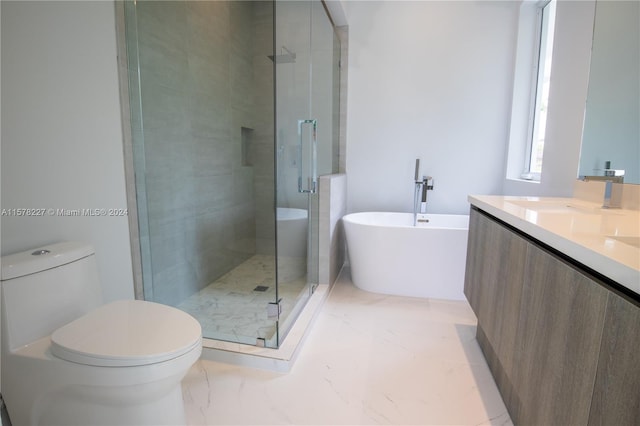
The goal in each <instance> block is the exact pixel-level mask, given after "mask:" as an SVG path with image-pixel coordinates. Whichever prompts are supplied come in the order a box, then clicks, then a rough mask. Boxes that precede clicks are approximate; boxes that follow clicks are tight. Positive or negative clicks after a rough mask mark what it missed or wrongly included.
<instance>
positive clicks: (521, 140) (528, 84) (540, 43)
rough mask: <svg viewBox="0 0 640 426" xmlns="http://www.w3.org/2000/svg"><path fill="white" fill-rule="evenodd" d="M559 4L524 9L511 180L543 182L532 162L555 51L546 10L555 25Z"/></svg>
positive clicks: (527, 4) (552, 0)
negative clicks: (544, 77)
mask: <svg viewBox="0 0 640 426" xmlns="http://www.w3.org/2000/svg"><path fill="white" fill-rule="evenodd" d="M555 5H556V0H543V1H539V0H536V1H532V0H525V1H523V2H522V5H521V6H520V18H519V24H518V43H517V51H516V64H515V73H514V86H513V101H512V110H511V129H510V139H509V152H508V156H507V176H506V177H507V179H513V180H526V181H531V182H539V181H540V171H536V170H532V159H534V157H535V156H536V155H537V153H536V152H535V150H536V146H535V145H534V139H535V138H536V137H537V136H538V135H539V126H537V125H538V124H540V123H541V122H543V121H544V122H543V123H542V124H543V125H545V127H546V115H543V116H540V115H539V114H537V112H538V111H539V108H538V105H539V104H540V100H541V99H540V98H541V96H542V94H543V92H545V95H546V102H548V88H549V85H550V82H549V81H547V86H546V87H545V89H546V90H544V91H543V87H542V86H543V83H544V81H542V80H541V74H543V73H541V72H540V71H541V67H544V66H545V64H547V63H546V61H545V56H546V51H547V49H551V52H552V49H553V35H554V34H553V32H552V33H551V35H550V37H548V36H547V32H545V30H546V28H547V22H546V21H545V19H543V18H544V17H545V14H544V10H545V8H546V7H550V8H551V9H548V10H549V11H550V12H551V15H552V19H550V21H551V24H552V25H553V24H554V23H555ZM543 51H544V52H543ZM543 53H545V55H544V56H543ZM540 154H542V153H540Z"/></svg>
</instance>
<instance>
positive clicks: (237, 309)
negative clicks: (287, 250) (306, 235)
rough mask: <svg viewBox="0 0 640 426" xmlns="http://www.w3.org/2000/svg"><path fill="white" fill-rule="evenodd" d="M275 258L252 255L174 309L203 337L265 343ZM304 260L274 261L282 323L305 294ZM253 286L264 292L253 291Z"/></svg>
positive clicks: (268, 332)
mask: <svg viewBox="0 0 640 426" xmlns="http://www.w3.org/2000/svg"><path fill="white" fill-rule="evenodd" d="M274 260H275V258H274V256H270V255H259V254H258V255H255V256H252V257H251V258H249V259H248V260H247V261H245V262H243V263H242V264H241V265H239V266H237V267H236V268H234V269H233V270H231V271H230V272H228V273H227V274H225V275H223V276H222V277H220V278H219V279H218V280H216V281H214V282H213V283H211V284H209V285H208V286H207V287H205V288H204V289H202V290H200V291H199V292H198V293H196V294H194V295H192V296H191V297H189V298H188V299H186V300H185V301H183V302H182V303H181V304H180V305H178V308H180V309H182V310H183V311H185V312H187V313H189V314H191V315H192V316H194V317H195V318H196V319H197V320H198V321H199V322H200V325H201V326H202V334H203V336H204V337H206V338H211V339H218V340H227V341H232V342H238V343H244V344H248V345H255V344H256V338H258V337H260V338H263V339H266V340H269V339H271V338H272V337H273V335H274V333H275V322H274V321H273V320H270V319H268V318H267V304H268V303H269V302H275V300H276V292H275V277H276V271H275V261H274ZM305 262H306V261H305V259H302V258H293V257H280V258H279V259H278V266H279V269H278V273H279V280H280V284H279V289H278V297H279V298H282V311H283V314H282V317H281V319H282V321H284V320H285V318H286V316H287V315H288V314H289V313H290V312H292V311H293V309H294V307H295V306H296V304H297V303H299V299H300V298H301V297H304V295H305V294H306V275H305V271H306V269H305V268H306V263H305ZM257 286H265V287H268V289H267V290H266V291H263V292H260V291H254V289H255V288H256V287H257Z"/></svg>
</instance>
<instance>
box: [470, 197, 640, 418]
mask: <svg viewBox="0 0 640 426" xmlns="http://www.w3.org/2000/svg"><path fill="white" fill-rule="evenodd" d="M464 291H465V295H466V297H467V299H468V300H469V303H470V305H471V307H472V308H473V310H474V312H475V313H476V316H477V318H478V327H477V340H478V343H479V344H480V347H481V348H482V351H483V353H484V355H485V358H486V359H487V363H488V365H489V368H490V369H491V372H492V374H493V376H494V378H495V380H496V384H497V385H498V389H499V390H500V393H501V394H502V397H503V400H504V402H505V405H506V406H507V409H508V410H509V413H510V415H511V418H512V420H513V421H514V423H516V424H535V425H539V424H549V425H551V424H616V425H623V424H637V422H638V419H640V412H639V411H638V410H639V409H640V355H638V348H640V308H639V307H638V304H637V303H636V302H635V301H632V300H628V299H629V298H628V297H626V296H621V295H619V294H617V293H615V292H614V291H613V290H612V289H611V288H609V287H608V286H607V284H606V283H604V282H602V281H601V280H599V279H598V278H596V277H594V276H592V275H591V274H590V273H589V272H587V271H585V270H583V269H581V268H580V267H579V266H578V265H575V264H573V263H572V262H570V261H569V260H568V259H564V258H563V256H562V255H560V254H558V253H555V252H554V251H553V249H550V248H549V247H546V246H544V245H543V244H540V243H539V242H537V241H536V240H534V239H532V238H530V237H528V236H527V235H524V234H522V233H521V232H519V231H517V230H515V229H513V228H511V227H509V226H507V225H504V224H503V223H501V222H500V221H498V220H496V219H495V218H493V217H492V216H490V215H488V214H486V213H484V212H482V211H480V210H478V209H476V208H472V210H471V214H470V223H469V243H468V253H467V270H466V276H465V289H464Z"/></svg>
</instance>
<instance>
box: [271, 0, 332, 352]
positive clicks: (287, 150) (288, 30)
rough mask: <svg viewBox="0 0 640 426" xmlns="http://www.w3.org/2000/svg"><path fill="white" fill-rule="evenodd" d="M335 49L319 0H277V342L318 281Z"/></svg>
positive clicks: (329, 170)
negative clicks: (320, 201)
mask: <svg viewBox="0 0 640 426" xmlns="http://www.w3.org/2000/svg"><path fill="white" fill-rule="evenodd" d="M336 48H337V49H338V51H339V44H338V43H336V36H335V34H334V30H333V26H332V24H331V21H330V20H329V18H328V16H327V14H326V12H325V10H324V7H323V5H322V3H321V2H319V1H294V2H289V1H283V2H277V3H276V44H275V52H276V54H275V55H274V62H275V67H276V129H277V131H276V183H277V185H276V188H277V189H276V193H277V196H276V205H277V210H276V211H277V213H276V215H277V221H276V222H277V241H278V243H277V267H278V275H277V277H278V300H279V303H280V306H281V314H280V319H279V326H278V334H279V342H281V341H282V339H284V336H286V334H287V332H288V331H289V329H290V327H291V326H292V325H293V321H294V320H295V318H296V317H297V316H298V314H299V312H300V311H301V310H302V308H303V307H304V305H305V304H306V303H307V301H308V299H309V298H310V297H311V295H312V294H313V290H314V289H315V286H317V284H318V269H319V253H318V228H319V222H318V189H319V188H318V184H319V181H318V177H319V176H320V175H322V174H327V173H332V172H333V171H337V170H334V167H333V166H334V163H335V164H336V167H335V168H337V162H334V152H333V147H334V144H333V140H334V133H335V132H334V129H335V128H336V127H337V124H338V123H337V120H336V119H335V117H336V116H337V114H335V106H336V105H337V102H336V96H337V87H338V81H336V76H337V75H339V74H338V72H337V71H336V70H337V68H338V62H337V58H338V56H337V55H336Z"/></svg>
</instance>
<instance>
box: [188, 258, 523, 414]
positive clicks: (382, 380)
mask: <svg viewBox="0 0 640 426" xmlns="http://www.w3.org/2000/svg"><path fill="white" fill-rule="evenodd" d="M475 324H476V319H475V316H474V314H473V312H472V311H471V308H470V307H469V305H468V304H467V303H466V302H452V301H442V300H433V299H418V298H409V297H396V296H385V295H378V294H373V293H367V292H364V291H361V290H359V289H357V288H356V287H355V286H354V285H353V284H352V283H351V279H350V276H349V271H348V269H347V268H345V270H343V272H342V274H341V275H340V277H339V278H338V281H337V282H336V284H335V286H334V287H333V290H332V291H331V294H330V295H329V297H328V299H327V300H326V301H325V304H324V306H323V307H322V311H321V312H320V313H319V315H318V317H317V319H316V321H315V324H313V325H312V329H311V330H310V332H309V335H308V337H307V340H306V342H305V343H304V346H303V348H302V349H301V352H300V354H299V356H298V359H297V361H296V363H295V364H294V365H293V367H292V369H291V371H290V372H289V373H277V372H272V371H266V370H258V369H252V368H249V367H243V366H236V365H230V364H223V363H218V362H214V361H207V360H200V361H198V362H197V363H196V364H195V365H194V366H193V367H192V368H191V370H190V371H189V373H188V374H187V376H186V377H185V379H184V381H183V393H184V400H185V408H186V412H187V420H188V423H189V424H190V425H248V424H251V425H272V424H295V425H308V424H314V425H369V424H393V425H402V424H412V425H512V422H511V419H510V417H509V414H508V413H507V410H506V408H505V406H504V403H503V401H502V399H501V397H500V394H499V393H498V390H497V387H496V385H495V382H494V380H493V378H492V376H491V373H490V372H489V368H488V367H487V364H486V362H485V360H484V358H483V356H482V353H481V351H480V348H479V346H478V343H477V341H476V340H475Z"/></svg>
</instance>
